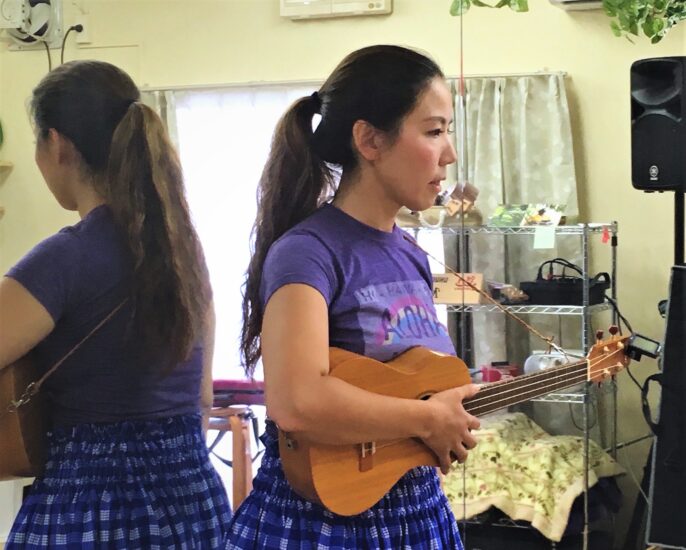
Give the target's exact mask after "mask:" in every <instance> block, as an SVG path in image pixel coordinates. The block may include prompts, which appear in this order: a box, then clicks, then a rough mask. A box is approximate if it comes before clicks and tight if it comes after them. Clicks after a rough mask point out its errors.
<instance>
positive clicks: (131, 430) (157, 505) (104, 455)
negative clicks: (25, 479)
mask: <svg viewBox="0 0 686 550" xmlns="http://www.w3.org/2000/svg"><path fill="white" fill-rule="evenodd" d="M48 437H49V455H48V461H47V464H46V468H45V472H44V474H43V476H41V477H39V478H37V479H36V481H35V482H34V484H33V487H32V488H31V491H30V493H29V495H28V496H27V498H26V500H25V501H24V503H23V505H22V507H21V510H20V511H19V514H18V515H17V518H16V520H15V522H14V526H13V527H12V531H11V532H10V536H9V541H8V542H7V545H6V547H5V548H6V550H10V549H19V548H21V549H28V550H32V549H46V548H50V549H51V550H52V549H59V550H67V549H68V550H95V549H112V550H115V549H116V550H119V549H122V550H123V549H127V550H132V549H139V548H145V549H150V550H153V549H155V550H156V549H159V550H162V549H164V550H167V549H170V548H174V549H189V550H190V549H202V550H205V549H207V550H210V549H215V548H220V547H222V548H223V539H224V534H225V528H226V526H227V524H228V523H229V520H230V519H231V510H230V508H229V503H228V498H227V496H226V492H225V490H224V487H223V485H222V483H221V480H220V479H219V477H218V476H217V473H216V472H215V470H214V468H213V466H212V465H211V463H210V461H209V457H208V453H207V448H206V445H205V441H204V438H203V435H202V430H201V421H200V416H199V415H185V416H176V417H171V418H164V419H155V420H141V421H124V422H116V423H112V424H82V425H78V426H75V427H71V428H64V429H59V430H55V431H54V432H52V433H50V434H49V436H48Z"/></svg>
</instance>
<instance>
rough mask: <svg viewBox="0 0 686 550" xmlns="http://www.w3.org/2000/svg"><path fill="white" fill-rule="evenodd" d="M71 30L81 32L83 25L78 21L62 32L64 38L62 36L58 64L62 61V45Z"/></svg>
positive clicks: (64, 43)
mask: <svg viewBox="0 0 686 550" xmlns="http://www.w3.org/2000/svg"><path fill="white" fill-rule="evenodd" d="M71 31H76V32H82V31H83V25H82V24H81V23H79V24H78V25H72V26H71V27H69V28H68V29H67V32H65V33H64V38H62V49H61V51H60V65H62V64H63V63H64V46H65V45H66V43H67V37H68V36H69V33H70V32H71Z"/></svg>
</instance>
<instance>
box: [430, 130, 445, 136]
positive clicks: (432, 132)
mask: <svg viewBox="0 0 686 550" xmlns="http://www.w3.org/2000/svg"><path fill="white" fill-rule="evenodd" d="M442 133H443V129H442V128H436V129H435V130H431V131H430V132H429V135H430V136H434V137H438V136H440V135H441V134H442Z"/></svg>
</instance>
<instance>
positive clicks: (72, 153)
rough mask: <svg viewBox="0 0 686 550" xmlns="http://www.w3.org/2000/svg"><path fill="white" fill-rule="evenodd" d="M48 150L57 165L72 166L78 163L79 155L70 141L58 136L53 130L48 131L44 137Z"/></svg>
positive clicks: (60, 135) (61, 135) (63, 136)
mask: <svg viewBox="0 0 686 550" xmlns="http://www.w3.org/2000/svg"><path fill="white" fill-rule="evenodd" d="M46 141H47V142H48V146H49V149H50V151H51V153H52V154H53V155H54V157H53V158H54V160H55V161H57V163H58V164H72V163H74V162H78V159H79V153H78V151H77V150H76V147H74V144H73V143H72V141H71V140H70V139H69V138H68V137H66V136H65V135H63V134H60V133H59V132H58V131H57V130H55V129H54V128H50V129H49V130H48V135H47V137H46Z"/></svg>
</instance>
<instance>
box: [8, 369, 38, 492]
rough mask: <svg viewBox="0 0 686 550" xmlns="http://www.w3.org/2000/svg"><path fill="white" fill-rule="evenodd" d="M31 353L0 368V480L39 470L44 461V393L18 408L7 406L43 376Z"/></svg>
mask: <svg viewBox="0 0 686 550" xmlns="http://www.w3.org/2000/svg"><path fill="white" fill-rule="evenodd" d="M38 371H39V369H38V367H37V365H36V363H35V362H34V361H32V359H31V355H27V356H25V357H23V358H22V359H20V360H18V361H16V362H15V363H12V364H11V365H9V366H7V367H5V368H3V369H0V481H2V480H6V479H12V478H19V477H33V476H36V475H37V474H39V473H40V472H41V471H42V469H43V466H44V464H45V457H46V433H47V430H48V421H49V419H48V418H47V414H46V408H45V402H44V397H43V395H42V393H39V394H38V395H35V396H33V397H32V398H31V400H30V401H29V402H28V403H27V404H26V405H24V406H22V407H20V408H19V409H16V410H13V411H8V406H9V405H10V404H11V403H13V402H16V401H17V400H19V399H20V398H21V396H22V395H23V394H24V391H25V390H26V387H27V386H28V385H29V384H30V383H31V382H35V381H36V380H38V379H39V378H40V373H39V372H38Z"/></svg>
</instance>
